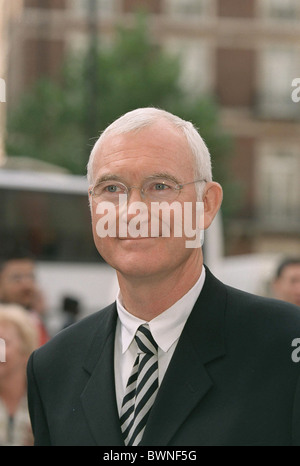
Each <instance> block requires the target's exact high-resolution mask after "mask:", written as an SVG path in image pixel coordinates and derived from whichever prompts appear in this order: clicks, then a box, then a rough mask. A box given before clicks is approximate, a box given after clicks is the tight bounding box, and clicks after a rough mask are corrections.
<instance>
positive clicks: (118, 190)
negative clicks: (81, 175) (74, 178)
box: [93, 181, 127, 205]
mask: <svg viewBox="0 0 300 466" xmlns="http://www.w3.org/2000/svg"><path fill="white" fill-rule="evenodd" d="M121 194H125V195H126V194H127V188H126V186H125V185H124V184H123V183H119V182H116V181H102V182H101V183H99V184H98V185H96V186H95V188H94V190H93V196H94V199H95V201H96V202H98V203H99V202H104V201H105V202H112V203H113V204H116V205H117V204H119V196H120V195H121Z"/></svg>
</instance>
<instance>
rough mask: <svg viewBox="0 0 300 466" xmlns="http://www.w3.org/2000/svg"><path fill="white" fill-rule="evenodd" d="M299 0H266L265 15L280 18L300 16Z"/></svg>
mask: <svg viewBox="0 0 300 466" xmlns="http://www.w3.org/2000/svg"><path fill="white" fill-rule="evenodd" d="M299 6H300V5H299V0H264V5H263V7H264V15H265V16H267V17H268V18H272V19H279V20H285V19H288V20H295V19H297V18H299V13H300V8H299Z"/></svg>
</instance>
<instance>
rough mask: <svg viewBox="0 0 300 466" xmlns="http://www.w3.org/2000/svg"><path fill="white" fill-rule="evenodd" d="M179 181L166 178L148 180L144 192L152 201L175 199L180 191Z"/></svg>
mask: <svg viewBox="0 0 300 466" xmlns="http://www.w3.org/2000/svg"><path fill="white" fill-rule="evenodd" d="M177 186H178V185H177V183H175V182H174V181H172V180H168V179H165V178H157V179H155V178H154V179H151V180H148V181H147V182H146V183H145V184H144V186H143V192H144V193H145V196H146V197H147V199H149V200H150V201H162V202H163V201H167V202H170V201H171V202H172V201H174V200H175V199H176V198H177V196H178V193H179V190H178V189H177Z"/></svg>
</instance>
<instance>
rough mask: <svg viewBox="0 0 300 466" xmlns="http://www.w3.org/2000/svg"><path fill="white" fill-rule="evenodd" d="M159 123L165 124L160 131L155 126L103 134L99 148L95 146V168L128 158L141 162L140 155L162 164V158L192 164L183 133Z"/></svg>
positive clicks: (192, 160)
mask: <svg viewBox="0 0 300 466" xmlns="http://www.w3.org/2000/svg"><path fill="white" fill-rule="evenodd" d="M162 124H164V126H163V127H162V128H160V127H159V125H156V124H155V125H151V126H149V127H145V128H141V129H139V130H138V131H131V132H127V133H123V134H114V133H110V134H108V135H106V136H105V137H104V138H103V140H102V141H100V142H99V144H98V146H97V145H96V146H95V158H94V168H95V167H96V169H97V170H98V169H99V168H101V166H102V165H103V163H104V164H105V163H106V162H110V161H113V160H114V159H117V158H118V159H119V160H122V159H124V158H127V157H129V158H130V157H131V156H132V157H138V159H140V160H141V159H142V158H143V156H145V157H146V158H147V159H148V160H149V157H150V158H152V157H153V159H155V158H156V159H157V158H159V159H160V161H161V162H162V163H163V160H162V159H163V157H164V156H166V157H172V156H174V157H177V158H178V161H180V164H181V163H183V164H184V166H186V164H187V163H189V162H190V161H191V164H192V165H193V163H194V159H193V156H192V154H191V150H190V147H189V145H188V143H187V139H186V137H185V135H184V134H183V132H182V131H180V130H178V129H177V128H174V127H173V126H171V125H170V124H169V123H167V124H165V122H163V123H162ZM174 162H175V159H174ZM165 168H167V167H165Z"/></svg>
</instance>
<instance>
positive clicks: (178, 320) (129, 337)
mask: <svg viewBox="0 0 300 466" xmlns="http://www.w3.org/2000/svg"><path fill="white" fill-rule="evenodd" d="M204 281H205V268H204V267H202V272H201V275H200V277H199V279H198V281H197V282H196V283H195V285H194V286H193V287H192V288H191V289H190V290H189V291H188V292H187V293H186V294H185V295H184V296H183V297H182V298H181V299H180V300H179V301H177V302H176V303H175V304H173V306H171V307H170V308H169V309H167V310H166V311H164V312H163V313H161V314H159V315H158V316H157V317H155V318H154V319H152V320H151V321H150V322H147V323H148V324H149V328H150V331H151V333H152V336H153V338H154V339H155V341H156V343H157V345H158V377H159V380H158V382H159V384H160V383H161V381H162V379H163V377H164V375H165V372H166V370H167V367H168V364H169V362H170V360H171V358H172V355H173V353H174V350H175V348H176V345H177V342H178V340H179V337H180V335H181V332H182V330H183V327H184V325H185V323H186V321H187V319H188V317H189V315H190V313H191V311H192V309H193V307H194V305H195V303H196V301H197V299H198V296H199V294H200V293H201V290H202V287H203V285H204ZM116 303H117V311H118V317H119V318H118V320H117V327H116V336H115V360H114V364H115V384H116V396H117V405H118V410H119V413H120V409H121V405H122V400H123V397H124V393H125V389H126V384H127V380H128V377H129V376H130V373H131V370H132V367H133V364H134V361H135V359H136V356H137V352H138V351H137V350H138V348H137V344H136V342H135V339H134V336H135V333H136V331H137V329H138V327H139V326H140V325H142V324H145V323H146V321H145V320H141V319H139V318H137V317H135V316H134V315H132V314H130V313H129V312H128V311H127V310H126V309H125V308H124V306H123V305H122V296H121V293H120V291H119V293H118V296H117V300H116Z"/></svg>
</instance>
